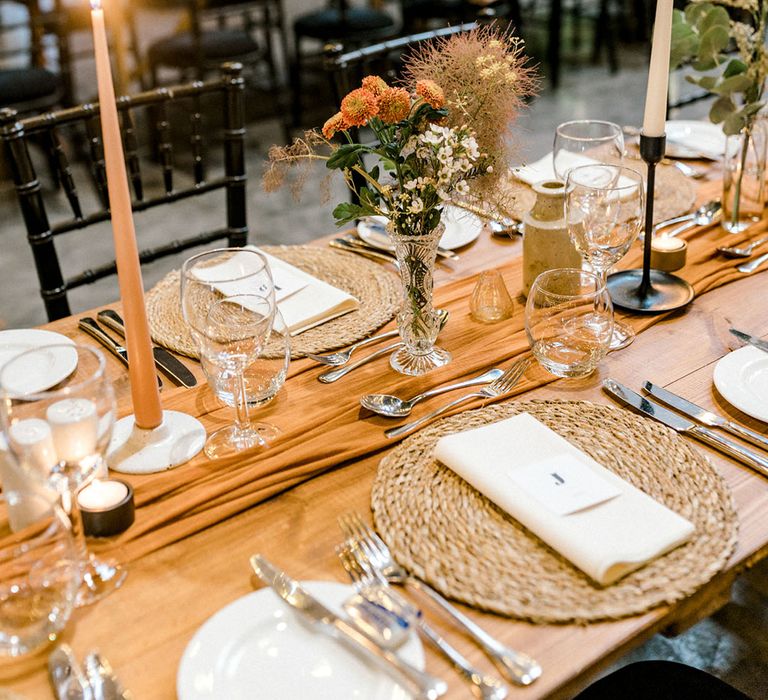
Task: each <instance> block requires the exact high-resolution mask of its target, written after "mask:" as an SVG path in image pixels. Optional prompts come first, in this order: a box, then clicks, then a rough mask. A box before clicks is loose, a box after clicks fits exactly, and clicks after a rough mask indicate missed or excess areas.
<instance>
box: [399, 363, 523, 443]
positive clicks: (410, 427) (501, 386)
mask: <svg viewBox="0 0 768 700" xmlns="http://www.w3.org/2000/svg"><path fill="white" fill-rule="evenodd" d="M530 363H531V361H530V359H529V358H524V359H522V360H518V361H517V362H515V363H514V364H513V365H512V366H511V367H510V368H509V369H508V370H507V371H506V372H504V374H502V375H501V376H500V377H499V378H498V379H496V380H495V381H494V382H492V383H491V384H489V385H488V386H484V387H483V388H482V389H480V391H473V392H472V393H471V394H465V395H464V396H460V397H459V398H458V399H455V400H453V401H451V402H450V403H447V404H445V406H441V407H440V408H438V409H435V410H434V411H432V412H430V413H427V414H426V415H425V416H422V417H421V418H419V419H417V420H415V421H411V422H410V423H406V424H405V425H401V426H398V427H397V428H389V429H388V430H385V431H384V435H385V436H386V437H388V438H396V437H400V436H401V435H405V434H406V433H410V432H412V431H414V430H416V428H420V427H421V426H422V425H424V424H425V423H429V422H430V421H431V420H432V419H433V418H437V416H440V415H442V414H443V413H445V412H446V411H448V410H450V409H451V408H453V407H454V406H458V405H459V404H462V403H465V402H466V401H470V400H471V399H475V398H486V399H495V398H497V397H499V396H503V395H504V394H507V393H509V392H510V391H512V389H513V388H514V386H515V384H517V382H518V381H519V380H520V377H522V376H523V373H524V372H525V370H526V369H528V365H529V364H530Z"/></svg>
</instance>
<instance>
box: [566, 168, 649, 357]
mask: <svg viewBox="0 0 768 700" xmlns="http://www.w3.org/2000/svg"><path fill="white" fill-rule="evenodd" d="M643 198H644V194H643V178H642V176H641V175H640V173H638V172H637V171H635V170H631V169H630V168H626V167H623V166H620V165H606V164H595V165H583V166H579V167H576V168H572V169H571V170H570V171H569V172H568V176H567V178H566V184H565V221H566V225H567V227H568V234H569V236H570V237H571V240H572V241H573V244H574V245H575V246H576V249H577V250H578V251H579V253H581V256H582V257H583V258H584V260H585V261H586V262H587V263H588V264H589V265H590V267H591V268H592V269H593V270H594V271H595V273H597V275H598V276H599V277H600V279H601V281H602V283H603V284H605V283H606V280H607V277H608V270H609V269H610V268H611V266H612V265H614V264H616V263H617V262H618V261H619V260H621V258H623V257H624V255H626V253H627V251H628V250H629V247H630V246H631V245H632V243H633V241H634V240H635V238H637V236H638V234H639V232H640V228H641V226H642V217H643ZM634 338H635V332H634V330H632V328H631V327H630V326H628V325H626V324H623V323H619V322H614V327H613V336H612V338H611V344H610V348H611V350H616V349H618V348H623V347H626V346H627V345H629V344H630V343H631V342H632V341H633V340H634Z"/></svg>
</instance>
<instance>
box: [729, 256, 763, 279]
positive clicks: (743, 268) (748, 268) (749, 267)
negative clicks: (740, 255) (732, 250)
mask: <svg viewBox="0 0 768 700" xmlns="http://www.w3.org/2000/svg"><path fill="white" fill-rule="evenodd" d="M766 260H768V253H764V254H763V255H761V256H760V257H759V258H755V259H754V260H750V261H749V262H748V263H744V264H743V265H739V266H738V267H737V268H736V269H737V270H738V271H739V272H744V273H746V274H749V273H750V272H754V271H755V270H757V268H758V267H760V265H762V264H763V263H764V262H765V261H766Z"/></svg>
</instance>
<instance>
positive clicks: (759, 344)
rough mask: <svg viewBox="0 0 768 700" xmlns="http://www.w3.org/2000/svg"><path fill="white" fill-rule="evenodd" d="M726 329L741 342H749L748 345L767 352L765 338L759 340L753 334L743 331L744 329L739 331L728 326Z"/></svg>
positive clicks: (767, 346)
mask: <svg viewBox="0 0 768 700" xmlns="http://www.w3.org/2000/svg"><path fill="white" fill-rule="evenodd" d="M728 330H729V331H730V332H731V334H732V335H734V336H736V337H737V338H738V339H739V340H741V341H742V342H744V343H749V344H750V345H752V346H754V347H756V348H757V349H758V350H762V351H763V352H768V342H766V341H765V340H761V339H760V338H756V337H755V336H754V335H750V334H749V333H744V331H739V330H736V329H735V328H729V329H728Z"/></svg>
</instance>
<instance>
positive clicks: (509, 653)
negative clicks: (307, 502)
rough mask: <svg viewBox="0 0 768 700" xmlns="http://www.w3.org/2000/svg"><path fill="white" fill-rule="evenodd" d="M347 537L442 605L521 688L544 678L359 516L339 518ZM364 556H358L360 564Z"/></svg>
mask: <svg viewBox="0 0 768 700" xmlns="http://www.w3.org/2000/svg"><path fill="white" fill-rule="evenodd" d="M339 526H340V527H341V530H342V532H343V533H344V536H345V538H346V539H347V540H348V541H349V542H351V543H356V545H357V547H356V552H360V553H362V554H364V555H365V559H366V560H367V561H368V562H370V566H371V569H373V570H376V571H379V572H381V575H382V576H383V578H384V579H385V580H386V581H388V582H389V583H399V584H411V585H412V586H414V588H417V589H418V590H420V591H422V592H423V593H425V594H426V595H427V596H429V598H430V599H431V600H433V601H434V602H435V603H437V605H439V606H440V607H441V608H442V609H443V610H444V611H445V612H446V613H447V614H448V615H449V616H450V617H451V618H452V620H453V621H454V622H455V623H457V624H458V625H459V626H460V627H461V628H463V629H464V631H465V632H467V634H469V636H470V637H472V639H474V640H475V642H477V644H478V645H479V646H480V647H481V648H482V649H483V651H485V653H486V654H487V655H488V656H489V657H490V658H491V660H492V661H493V662H494V663H495V664H496V666H497V667H498V668H499V670H500V671H501V672H502V673H503V674H504V675H505V676H506V677H507V678H509V680H511V681H512V682H513V683H515V684H517V685H522V686H525V685H530V684H531V683H533V682H534V681H535V680H536V679H537V678H538V677H539V676H541V666H540V665H539V663H538V662H537V661H536V660H535V659H533V658H531V657H530V656H529V655H528V654H525V653H523V652H520V651H515V650H514V649H510V648H509V647H507V646H505V645H504V644H502V643H501V642H500V641H499V640H497V639H495V638H494V637H492V636H491V635H490V634H488V632H486V631H485V630H484V629H482V628H481V627H480V626H478V625H477V624H475V623H474V622H473V621H472V620H470V619H469V618H468V617H467V616H466V615H464V613H462V612H460V611H459V610H457V609H456V608H455V607H454V606H453V605H451V603H449V602H448V601H447V600H446V599H445V598H444V597H443V596H442V595H440V594H439V593H438V592H437V591H436V590H434V589H433V588H432V587H431V586H429V585H428V584H426V583H424V582H423V581H421V580H420V579H418V578H416V577H415V576H412V575H411V574H409V573H408V571H406V570H405V568H403V567H402V566H400V564H398V563H397V561H396V560H395V558H394V557H393V556H392V552H391V551H390V549H389V547H387V544H386V543H385V542H384V540H382V539H381V538H380V537H379V536H378V535H377V534H376V532H375V531H374V530H372V529H371V528H370V527H369V526H368V525H367V524H366V523H365V522H364V521H363V519H362V518H361V517H360V516H359V515H358V514H357V513H347V514H346V515H344V516H342V517H341V518H339ZM359 560H360V555H358V561H359Z"/></svg>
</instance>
